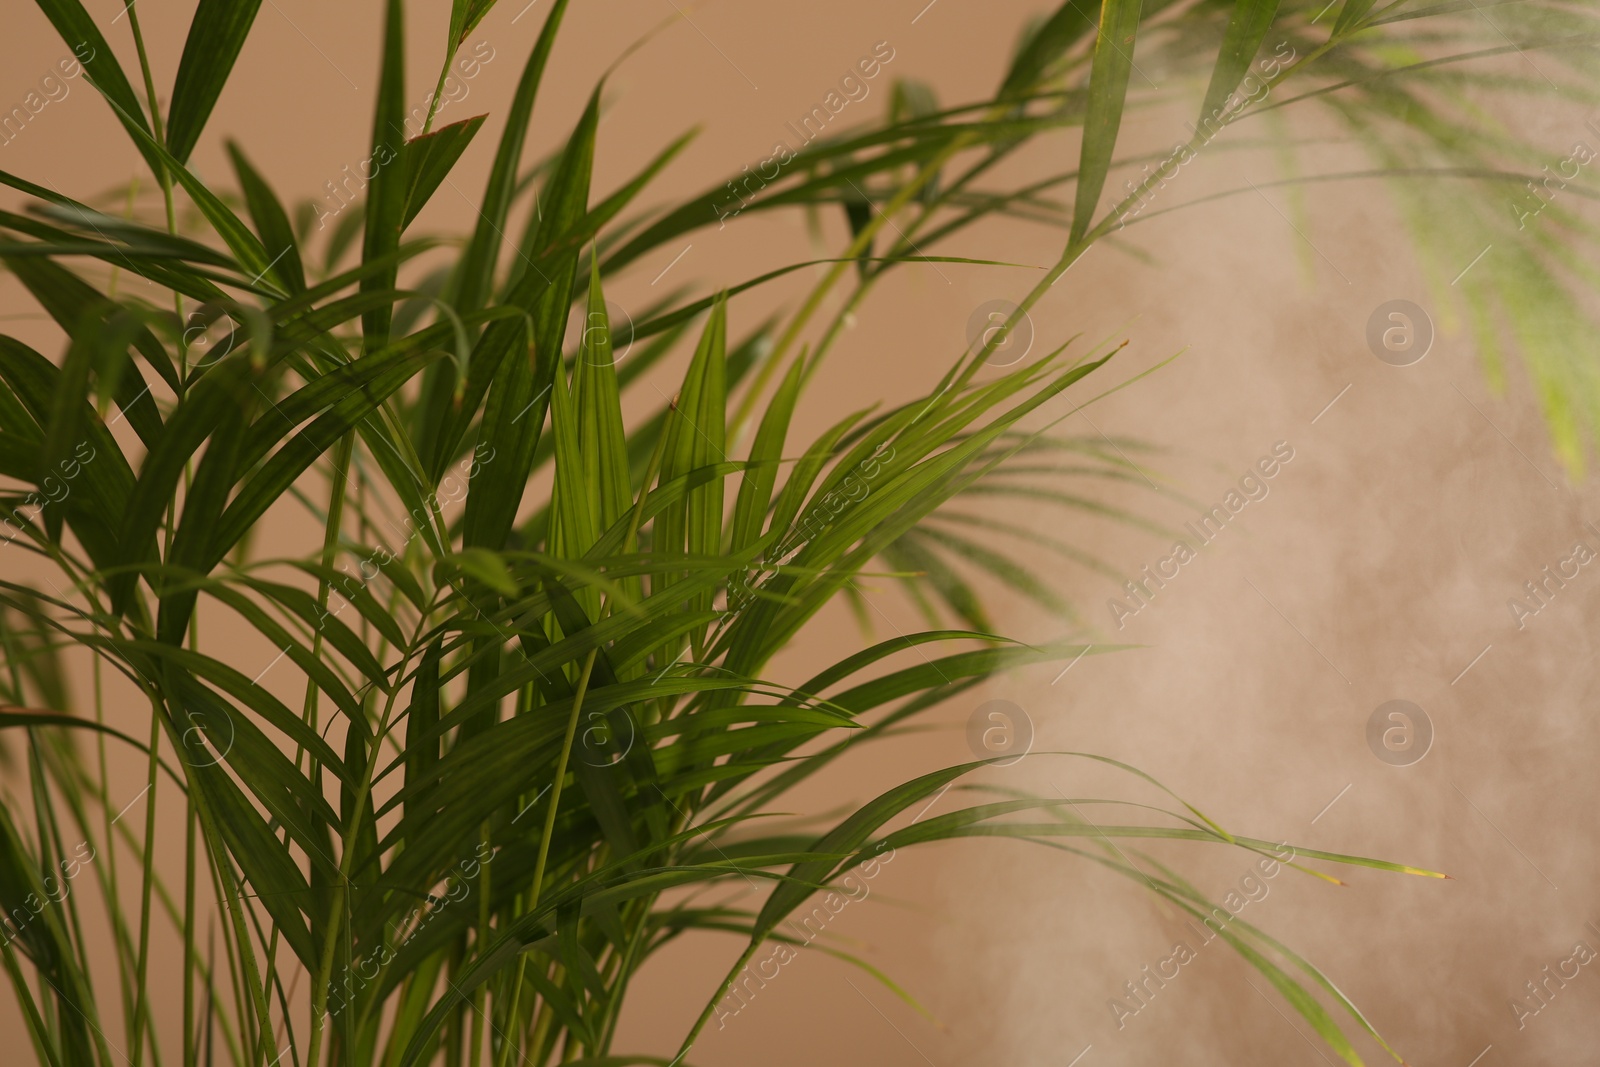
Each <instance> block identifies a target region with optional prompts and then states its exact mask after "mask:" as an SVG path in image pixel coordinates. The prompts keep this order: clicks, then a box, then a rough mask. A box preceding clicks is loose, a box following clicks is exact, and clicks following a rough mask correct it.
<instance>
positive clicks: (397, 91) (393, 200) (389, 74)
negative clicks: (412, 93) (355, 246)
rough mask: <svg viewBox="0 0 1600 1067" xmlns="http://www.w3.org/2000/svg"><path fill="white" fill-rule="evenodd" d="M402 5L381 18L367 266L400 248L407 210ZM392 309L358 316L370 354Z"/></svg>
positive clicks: (394, 2)
mask: <svg viewBox="0 0 1600 1067" xmlns="http://www.w3.org/2000/svg"><path fill="white" fill-rule="evenodd" d="M405 95H406V42H405V5H404V4H403V3H402V2H401V0H388V3H387V4H386V6H385V9H384V18H383V56H382V61H381V66H380V73H379V77H378V102H377V105H376V107H375V108H374V110H373V115H372V156H371V160H372V163H373V164H374V165H375V166H376V168H377V170H376V171H375V173H374V174H373V175H372V181H371V184H370V185H369V186H368V187H367V207H366V214H365V216H364V218H365V221H366V228H365V230H364V231H363V234H362V242H361V261H362V262H363V263H370V262H372V261H374V260H377V259H381V258H383V257H384V256H386V255H388V254H389V253H390V252H393V251H394V250H395V248H396V247H398V246H399V244H400V231H401V230H402V229H403V228H404V226H403V216H404V214H405V208H406V188H407V180H406V173H405V170H404V168H403V167H400V166H396V165H395V161H396V157H397V156H398V155H399V154H400V150H401V148H402V147H403V146H404V144H405V140H406V126H405V122H406V118H405V116H406V100H405ZM394 279H395V271H394V270H393V269H390V270H385V271H381V272H379V273H378V274H375V275H373V276H372V277H370V278H366V279H364V280H363V281H362V283H361V291H362V292H371V291H373V290H381V289H393V288H394ZM391 314H392V308H391V307H390V306H389V305H387V304H385V305H384V306H382V307H379V308H375V309H373V310H372V311H369V312H367V313H366V314H364V315H362V316H361V332H362V335H363V336H364V337H365V339H366V347H367V350H368V351H369V352H370V351H372V350H373V349H375V348H377V347H378V346H380V345H382V344H384V343H385V342H386V341H387V340H388V337H389V319H390V316H391Z"/></svg>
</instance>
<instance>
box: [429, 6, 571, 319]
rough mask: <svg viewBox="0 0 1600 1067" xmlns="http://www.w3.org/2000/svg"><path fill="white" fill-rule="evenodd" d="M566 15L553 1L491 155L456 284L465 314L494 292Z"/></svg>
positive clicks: (459, 306)
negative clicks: (532, 128)
mask: <svg viewBox="0 0 1600 1067" xmlns="http://www.w3.org/2000/svg"><path fill="white" fill-rule="evenodd" d="M468 2H470V0H457V4H456V7H457V9H458V10H459V9H460V8H461V7H462V6H463V5H464V4H465V3H468ZM566 10H567V0H556V2H555V5H554V6H553V7H552V8H551V9H550V14H549V15H547V16H545V21H544V29H542V30H540V31H539V40H538V43H536V44H535V45H534V46H533V51H532V52H531V53H529V55H528V62H527V64H526V65H525V66H524V67H523V69H522V77H521V79H520V80H519V81H518V82H517V90H516V93H515V94H514V95H513V96H512V98H511V107H510V109H509V110H508V111H507V112H506V128H505V132H503V133H502V134H501V135H500V146H499V148H497V149H496V150H495V156H494V166H493V167H492V168H491V169H490V171H489V182H488V187H487V188H486V189H485V190H484V193H483V202H482V204H481V205H479V208H478V222H477V226H476V228H475V229H474V230H473V232H472V240H471V241H470V242H468V244H467V249H466V252H464V253H463V254H462V257H461V264H460V267H459V268H458V273H457V276H456V281H455V283H454V288H455V305H456V308H457V309H458V310H459V311H461V312H463V313H465V312H468V311H473V310H476V309H477V308H480V307H482V306H483V304H484V303H485V302H486V301H487V300H488V297H489V292H490V290H491V289H492V288H493V285H492V282H493V275H494V264H495V260H496V259H497V258H498V256H499V253H500V245H501V242H502V241H503V240H504V236H503V234H504V231H505V227H506V218H507V216H508V214H509V212H510V210H511V200H512V197H513V196H514V195H515V190H516V185H517V167H518V166H519V165H520V164H521V161H522V146H523V143H524V142H525V141H526V139H527V136H528V123H529V121H530V119H531V118H532V116H533V103H534V98H535V97H536V96H537V95H538V92H539V82H540V80H541V79H542V78H543V77H544V68H545V63H546V62H547V61H548V60H549V58H550V49H551V48H552V47H554V45H555V39H556V31H557V30H559V29H560V28H561V16H562V15H563V14H565V13H566Z"/></svg>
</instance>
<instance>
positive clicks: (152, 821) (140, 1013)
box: [132, 700, 161, 1067]
mask: <svg viewBox="0 0 1600 1067" xmlns="http://www.w3.org/2000/svg"><path fill="white" fill-rule="evenodd" d="M160 752H161V705H160V703H159V702H157V701H155V700H152V701H151V702H150V759H149V762H148V765H147V767H146V776H145V794H144V803H145V809H144V857H143V865H144V869H143V871H142V872H141V879H142V880H141V885H140V888H139V962H138V964H137V965H136V968H135V972H134V985H135V988H136V989H137V990H138V993H137V999H136V1000H135V1001H134V1008H133V1061H132V1062H133V1067H139V1064H140V1062H142V1061H143V1059H144V1040H143V1039H144V1027H145V1022H146V1018H145V1016H146V1012H148V1010H149V999H150V984H149V981H148V980H147V979H148V973H149V968H150V892H151V883H152V880H153V879H154V877H155V864H156V860H155V851H156V778H157V776H158V775H159V774H160V772H161V757H160Z"/></svg>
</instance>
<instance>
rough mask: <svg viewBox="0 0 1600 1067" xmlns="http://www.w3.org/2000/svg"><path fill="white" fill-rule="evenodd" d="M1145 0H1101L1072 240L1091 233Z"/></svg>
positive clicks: (1118, 122) (1109, 164) (1080, 157)
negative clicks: (1091, 224) (1090, 229)
mask: <svg viewBox="0 0 1600 1067" xmlns="http://www.w3.org/2000/svg"><path fill="white" fill-rule="evenodd" d="M1142 2H1143V0H1102V3H1101V5H1100V28H1099V31H1098V32H1097V33H1096V35H1095V41H1094V59H1093V60H1092V62H1091V65H1090V68H1089V108H1088V112H1087V113H1086V114H1085V116H1084V120H1083V149H1082V151H1081V153H1080V154H1079V162H1078V189H1077V195H1076V198H1075V200H1074V203H1073V209H1072V241H1073V243H1074V244H1076V243H1077V242H1078V241H1079V240H1081V239H1082V238H1083V236H1084V234H1086V233H1088V232H1089V224H1090V223H1091V222H1092V221H1093V219H1094V213H1095V209H1096V208H1097V207H1098V206H1099V205H1100V192H1101V190H1102V189H1104V188H1105V184H1106V173H1107V172H1108V171H1109V170H1110V169H1111V154H1112V152H1113V151H1115V149H1116V147H1117V131H1118V129H1119V128H1120V127H1121V125H1122V106H1123V102H1124V101H1125V100H1126V98H1127V95H1128V76H1129V75H1130V74H1131V73H1132V71H1133V47H1134V38H1135V37H1136V36H1137V35H1138V32H1139V14H1140V7H1141V4H1142Z"/></svg>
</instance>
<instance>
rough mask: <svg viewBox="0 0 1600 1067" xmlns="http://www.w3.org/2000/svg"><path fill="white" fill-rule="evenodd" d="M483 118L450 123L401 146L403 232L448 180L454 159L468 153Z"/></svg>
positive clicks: (401, 222) (476, 117) (401, 217)
mask: <svg viewBox="0 0 1600 1067" xmlns="http://www.w3.org/2000/svg"><path fill="white" fill-rule="evenodd" d="M486 118H488V116H487V115H475V116H473V117H472V118H470V119H462V120H461V121H460V122H452V123H451V124H450V125H448V126H441V127H439V128H438V129H437V130H434V131H433V132H432V133H427V134H423V135H422V136H421V137H414V138H412V139H411V140H409V141H407V142H406V143H405V144H404V145H402V146H401V148H400V163H399V166H400V169H401V170H402V172H403V173H404V182H405V210H404V211H402V212H401V215H400V228H401V229H402V230H404V229H405V228H406V227H407V226H410V225H411V222H412V220H413V219H415V218H416V217H417V215H418V213H419V212H421V211H422V209H423V208H424V207H425V206H427V203H428V201H429V199H431V198H432V196H433V194H434V191H435V190H437V189H438V188H439V186H440V185H441V184H442V183H443V182H444V180H445V178H447V177H449V175H450V171H451V169H453V168H454V167H455V165H456V160H458V159H460V158H461V153H463V152H465V151H466V150H467V146H468V145H469V144H471V143H472V138H473V137H474V136H475V135H476V134H477V132H478V128H479V127H480V126H482V125H483V120H484V119H486Z"/></svg>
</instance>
